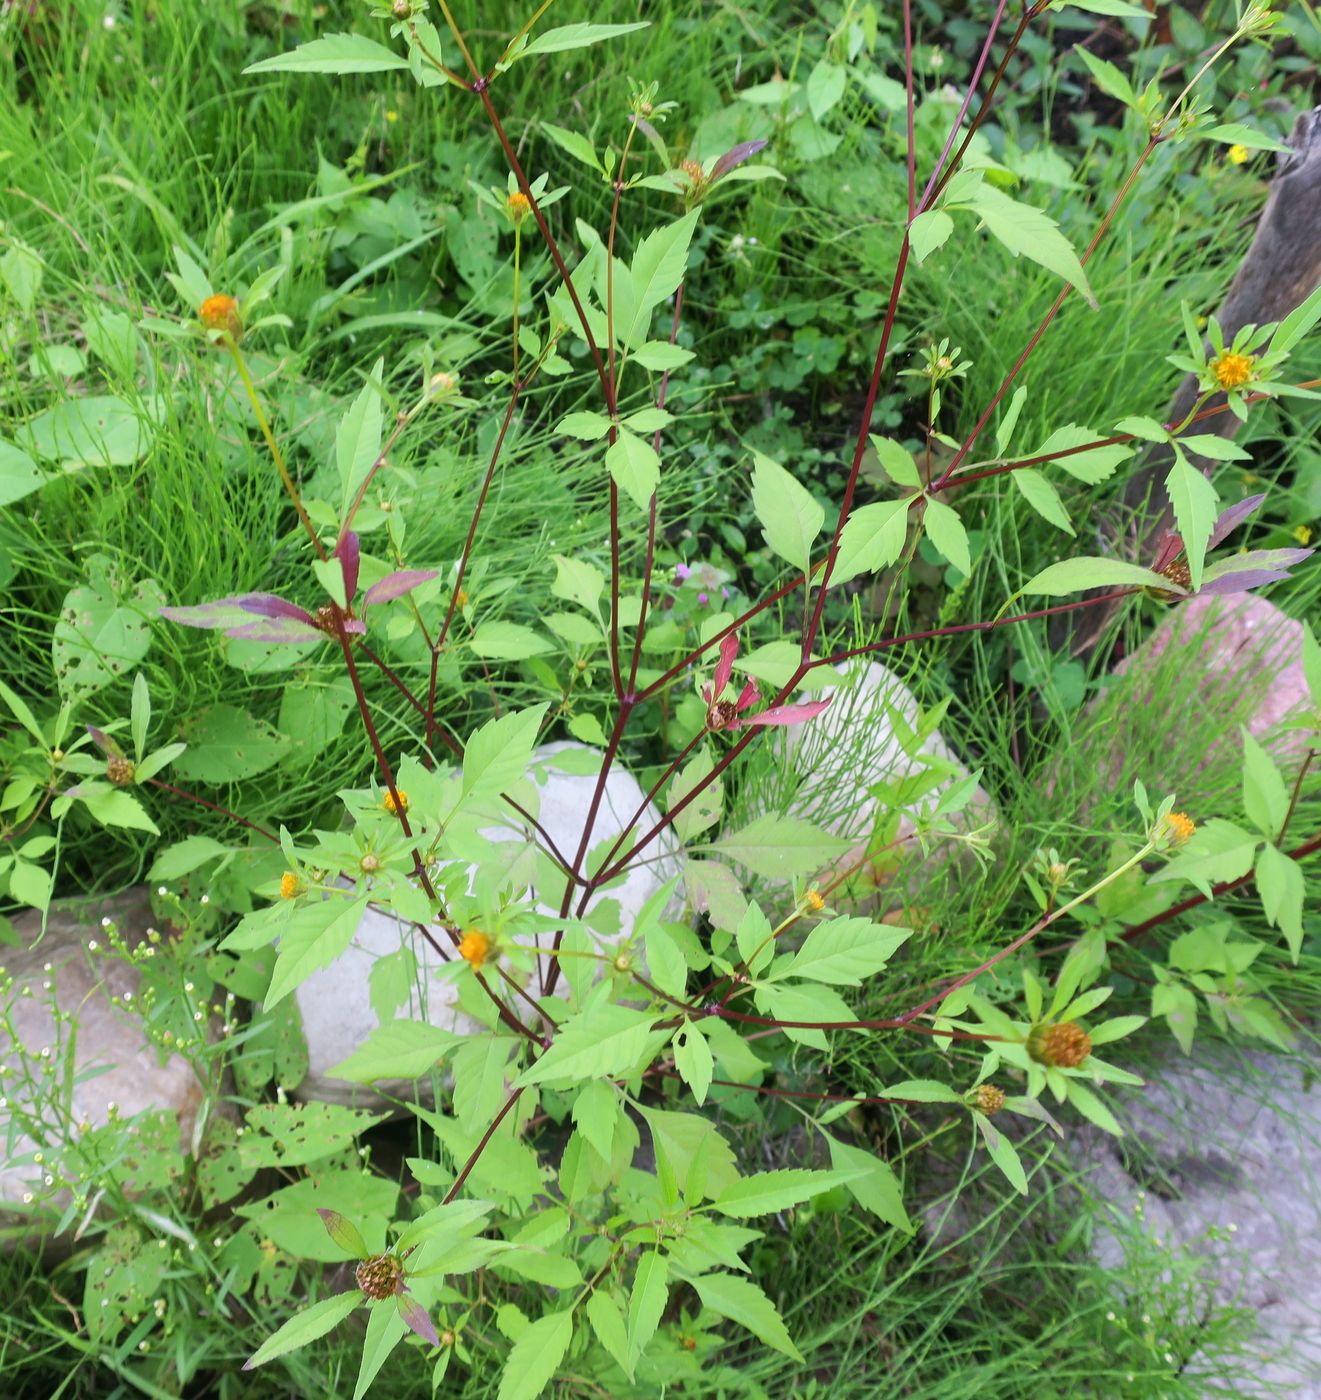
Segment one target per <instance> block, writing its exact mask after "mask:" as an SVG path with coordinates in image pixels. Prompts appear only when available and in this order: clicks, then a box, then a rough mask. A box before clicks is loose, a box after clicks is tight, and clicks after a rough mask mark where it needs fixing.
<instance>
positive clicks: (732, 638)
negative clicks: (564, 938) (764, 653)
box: [711, 632, 738, 702]
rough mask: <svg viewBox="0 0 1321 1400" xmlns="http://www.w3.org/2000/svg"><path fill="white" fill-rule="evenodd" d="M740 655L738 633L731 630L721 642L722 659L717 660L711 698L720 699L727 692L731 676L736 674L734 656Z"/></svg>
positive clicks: (713, 699)
mask: <svg viewBox="0 0 1321 1400" xmlns="http://www.w3.org/2000/svg"><path fill="white" fill-rule="evenodd" d="M737 655H738V633H737V632H731V633H730V634H729V636H728V637H726V638H725V640H724V641H723V642H721V643H720V660H719V661H717V662H716V673H715V676H714V677H713V678H712V681H711V700H712V701H713V702H714V701H716V700H719V699H720V697H721V696H722V695H723V694H724V693H725V687H726V686H727V685H728V684H729V678H730V676H732V675H733V674H734V658H735V657H736V656H737Z"/></svg>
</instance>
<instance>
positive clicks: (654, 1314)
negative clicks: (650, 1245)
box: [628, 1249, 670, 1371]
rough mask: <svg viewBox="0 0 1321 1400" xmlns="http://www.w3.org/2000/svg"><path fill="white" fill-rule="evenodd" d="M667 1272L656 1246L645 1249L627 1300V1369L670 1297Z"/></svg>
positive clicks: (644, 1345) (664, 1259) (644, 1348)
mask: <svg viewBox="0 0 1321 1400" xmlns="http://www.w3.org/2000/svg"><path fill="white" fill-rule="evenodd" d="M669 1272H670V1270H669V1263H668V1261H667V1260H666V1258H665V1256H664V1255H663V1254H662V1253H661V1252H660V1250H658V1249H650V1250H647V1251H645V1252H644V1253H643V1254H642V1256H641V1257H640V1258H639V1259H638V1271H637V1274H636V1275H635V1276H634V1278H633V1291H632V1293H631V1294H630V1295H629V1300H628V1357H629V1362H630V1365H629V1370H630V1371H631V1370H632V1368H633V1366H635V1365H636V1364H637V1361H638V1358H639V1357H640V1356H641V1355H642V1353H643V1352H644V1351H645V1350H646V1347H647V1343H648V1342H649V1341H651V1339H652V1338H653V1337H654V1336H655V1335H656V1329H657V1327H659V1326H660V1320H661V1314H662V1313H663V1312H664V1311H665V1304H666V1303H667V1302H668V1301H669V1297H670V1287H669Z"/></svg>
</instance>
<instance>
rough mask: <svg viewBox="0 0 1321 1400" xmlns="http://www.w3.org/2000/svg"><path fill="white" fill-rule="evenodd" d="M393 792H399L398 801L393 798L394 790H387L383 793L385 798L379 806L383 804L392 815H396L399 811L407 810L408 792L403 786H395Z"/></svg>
mask: <svg viewBox="0 0 1321 1400" xmlns="http://www.w3.org/2000/svg"><path fill="white" fill-rule="evenodd" d="M395 792H397V793H398V794H399V801H398V802H396V801H395V800H394V792H387V793H386V794H385V800H384V801H383V802H382V803H381V806H383V807H384V808H385V810H386V811H387V812H389V814H390V815H391V816H392V817H397V816H398V815H399V814H400V812H406V811H408V794H407V793H406V792H405V791H404V790H403V788H396V789H395Z"/></svg>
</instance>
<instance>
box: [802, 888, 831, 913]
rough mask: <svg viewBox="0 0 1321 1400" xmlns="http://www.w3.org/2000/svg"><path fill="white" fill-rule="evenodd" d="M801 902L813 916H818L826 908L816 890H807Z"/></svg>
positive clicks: (824, 902)
mask: <svg viewBox="0 0 1321 1400" xmlns="http://www.w3.org/2000/svg"><path fill="white" fill-rule="evenodd" d="M803 902H804V903H805V904H806V905H807V907H808V908H809V909H810V910H811V911H812V913H814V914H819V913H820V912H821V911H822V910H823V909H824V908H825V907H826V901H825V900H824V899H822V898H821V896H820V894H818V893H817V891H816V890H808V892H807V895H806V898H805V899H804V901H803Z"/></svg>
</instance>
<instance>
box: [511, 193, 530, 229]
mask: <svg viewBox="0 0 1321 1400" xmlns="http://www.w3.org/2000/svg"><path fill="white" fill-rule="evenodd" d="M505 208H506V210H508V212H509V217H510V218H511V219H513V221H514V222H515V223H516V224H521V223H522V222H523V220H524V219H526V218H527V216H528V215H529V214H530V213H531V212H532V201H531V200H530V199H529V198H528V197H527V195H525V194H524V193H523V191H522V190H515V191H514V192H513V194H511V195H510V196H509V198H508V199H506V200H505Z"/></svg>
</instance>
